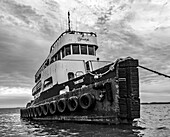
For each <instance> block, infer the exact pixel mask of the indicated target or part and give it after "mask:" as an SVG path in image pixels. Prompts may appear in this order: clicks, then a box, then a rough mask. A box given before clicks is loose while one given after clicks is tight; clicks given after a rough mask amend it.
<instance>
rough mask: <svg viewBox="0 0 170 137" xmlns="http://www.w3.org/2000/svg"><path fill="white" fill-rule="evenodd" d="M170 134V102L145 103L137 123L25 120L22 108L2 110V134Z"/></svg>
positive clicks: (51, 136) (101, 136)
mask: <svg viewBox="0 0 170 137" xmlns="http://www.w3.org/2000/svg"><path fill="white" fill-rule="evenodd" d="M3 136H6V137H9V136H11V137H27V136H29V137H35V136H44V137H62V136H63V137H65V136H67V137H76V136H81V137H82V136H84V137H93V136H94V137H169V136H170V104H167V105H141V118H140V119H136V120H135V122H134V123H133V126H128V125H124V126H123V125H120V126H113V125H112V126H109V125H90V124H75V123H58V122H33V121H26V120H21V119H20V115H19V109H0V137H3Z"/></svg>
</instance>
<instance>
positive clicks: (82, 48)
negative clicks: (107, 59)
mask: <svg viewBox="0 0 170 137" xmlns="http://www.w3.org/2000/svg"><path fill="white" fill-rule="evenodd" d="M81 54H87V45H81Z"/></svg>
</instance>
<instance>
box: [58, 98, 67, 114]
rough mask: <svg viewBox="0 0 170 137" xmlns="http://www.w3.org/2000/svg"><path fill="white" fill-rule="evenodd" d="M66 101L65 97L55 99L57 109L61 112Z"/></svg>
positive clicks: (64, 107)
mask: <svg viewBox="0 0 170 137" xmlns="http://www.w3.org/2000/svg"><path fill="white" fill-rule="evenodd" d="M66 107H67V103H66V99H65V98H61V99H59V100H58V101H57V109H58V111H59V112H60V113H63V112H64V111H65V110H66Z"/></svg>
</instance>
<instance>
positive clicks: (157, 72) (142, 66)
mask: <svg viewBox="0 0 170 137" xmlns="http://www.w3.org/2000/svg"><path fill="white" fill-rule="evenodd" d="M138 67H140V68H143V69H146V70H148V71H151V72H153V73H156V74H158V75H161V76H164V77H167V78H170V76H168V75H166V74H163V73H160V72H157V71H155V70H152V69H149V68H146V67H143V66H141V65H138Z"/></svg>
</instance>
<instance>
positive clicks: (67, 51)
mask: <svg viewBox="0 0 170 137" xmlns="http://www.w3.org/2000/svg"><path fill="white" fill-rule="evenodd" d="M65 50H66V56H67V55H70V54H71V48H70V45H67V46H66V47H65Z"/></svg>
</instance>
